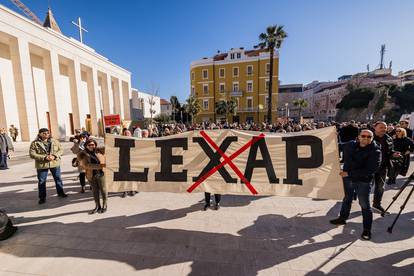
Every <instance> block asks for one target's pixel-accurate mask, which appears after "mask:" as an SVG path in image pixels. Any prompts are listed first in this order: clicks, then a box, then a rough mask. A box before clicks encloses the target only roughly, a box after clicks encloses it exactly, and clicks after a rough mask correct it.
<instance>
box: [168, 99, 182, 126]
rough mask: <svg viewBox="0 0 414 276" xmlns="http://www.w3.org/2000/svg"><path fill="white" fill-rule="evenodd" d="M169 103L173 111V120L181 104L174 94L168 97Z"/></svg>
mask: <svg viewBox="0 0 414 276" xmlns="http://www.w3.org/2000/svg"><path fill="white" fill-rule="evenodd" d="M170 103H171V109H172V113H173V116H172V117H173V120H175V121H176V117H177V113H178V112H180V109H181V104H180V101H179V100H178V98H177V97H176V96H171V97H170Z"/></svg>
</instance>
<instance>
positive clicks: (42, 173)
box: [37, 167, 64, 199]
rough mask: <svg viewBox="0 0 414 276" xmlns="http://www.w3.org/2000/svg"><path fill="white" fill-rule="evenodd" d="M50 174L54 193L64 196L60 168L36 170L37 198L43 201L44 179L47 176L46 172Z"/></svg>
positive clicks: (44, 195) (44, 194) (44, 191)
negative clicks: (54, 186)
mask: <svg viewBox="0 0 414 276" xmlns="http://www.w3.org/2000/svg"><path fill="white" fill-rule="evenodd" d="M49 170H50V172H51V173H52V176H53V179H54V180H55V185H56V191H57V193H58V195H62V194H64V191H63V182H62V178H61V176H60V167H56V168H50V169H38V170H37V179H38V180H39V184H38V187H39V198H40V199H45V198H46V179H47V175H48V171H49Z"/></svg>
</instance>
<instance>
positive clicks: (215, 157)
mask: <svg viewBox="0 0 414 276" xmlns="http://www.w3.org/2000/svg"><path fill="white" fill-rule="evenodd" d="M235 141H237V136H230V137H226V139H224V141H223V143H221V145H220V150H221V151H222V152H223V153H224V152H226V150H227V148H228V147H229V146H230V144H231V143H232V142H235ZM193 142H196V143H199V144H200V146H201V148H202V149H203V150H204V152H205V153H206V155H207V156H208V157H209V158H210V162H209V163H208V164H207V166H205V168H204V169H203V171H202V172H201V173H200V174H199V175H198V176H197V177H193V181H197V180H198V179H200V178H201V177H202V176H204V175H205V174H206V173H208V172H209V171H210V170H211V169H213V168H214V167H215V166H217V165H219V164H220V158H221V155H220V153H219V152H217V151H216V152H214V151H213V150H212V149H211V148H210V146H209V145H208V143H207V142H206V140H204V138H203V137H193ZM218 171H219V173H220V175H221V176H222V177H223V178H224V180H225V181H226V183H237V178H232V177H231V175H230V174H229V172H228V171H227V170H226V168H224V166H223V167H221V168H220V169H218Z"/></svg>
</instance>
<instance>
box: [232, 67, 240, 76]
mask: <svg viewBox="0 0 414 276" xmlns="http://www.w3.org/2000/svg"><path fill="white" fill-rule="evenodd" d="M238 76H239V67H233V77H238Z"/></svg>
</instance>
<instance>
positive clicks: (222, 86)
mask: <svg viewBox="0 0 414 276" xmlns="http://www.w3.org/2000/svg"><path fill="white" fill-rule="evenodd" d="M224 89H226V87H225V85H224V83H220V86H219V91H220V93H224Z"/></svg>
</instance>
